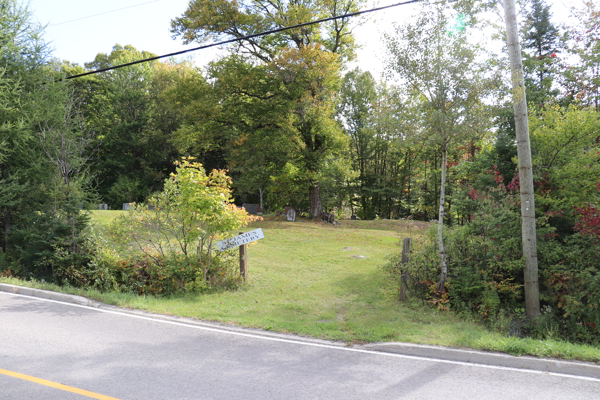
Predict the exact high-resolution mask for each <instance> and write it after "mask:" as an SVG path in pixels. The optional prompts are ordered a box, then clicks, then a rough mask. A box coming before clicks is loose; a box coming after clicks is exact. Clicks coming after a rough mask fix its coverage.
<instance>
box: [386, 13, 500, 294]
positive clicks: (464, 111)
mask: <svg viewBox="0 0 600 400" xmlns="http://www.w3.org/2000/svg"><path fill="white" fill-rule="evenodd" d="M451 14H452V12H451V11H449V10H447V9H444V7H443V6H442V5H437V6H436V7H433V6H432V5H428V6H427V7H425V8H423V10H422V11H421V13H420V14H419V15H418V16H417V17H416V18H415V19H414V21H413V22H412V23H407V24H405V25H400V26H396V30H395V31H394V32H392V33H390V34H387V35H386V46H387V52H388V60H387V72H388V73H389V74H390V76H392V77H395V78H396V79H397V80H398V81H399V82H400V85H401V87H402V88H403V89H404V92H405V96H406V98H407V99H408V98H410V99H411V101H410V103H411V104H412V105H413V106H414V107H417V109H418V112H419V113H420V115H421V121H422V122H421V123H422V125H423V126H422V132H423V133H422V137H421V141H422V143H423V144H425V143H429V144H433V145H435V146H437V148H438V151H439V154H440V155H441V157H440V171H441V174H440V188H439V211H438V234H437V242H438V247H439V255H440V280H439V282H438V285H437V288H438V290H440V291H443V290H444V283H445V281H446V278H447V276H448V263H447V260H446V254H445V251H444V216H445V201H446V198H445V195H446V176H447V167H448V163H447V158H448V151H449V149H451V147H452V146H457V145H459V144H460V143H462V142H466V141H471V140H473V139H474V138H476V137H477V136H478V135H480V134H481V133H483V131H484V130H485V127H486V125H487V124H488V123H489V118H488V116H487V113H486V112H485V111H486V107H485V106H484V104H483V103H482V98H483V97H484V96H485V95H486V94H488V93H489V92H490V91H491V90H492V88H493V82H494V79H493V77H491V76H486V73H485V65H483V64H480V63H479V62H478V61H477V56H478V53H479V49H478V47H476V46H474V45H471V44H469V43H468V42H467V34H466V32H465V31H464V30H462V31H461V30H456V29H454V30H452V31H449V30H448V28H449V26H450V24H451V23H452V21H451V20H450V18H451Z"/></svg>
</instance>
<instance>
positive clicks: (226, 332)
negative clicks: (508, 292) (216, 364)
mask: <svg viewBox="0 0 600 400" xmlns="http://www.w3.org/2000/svg"><path fill="white" fill-rule="evenodd" d="M0 294H6V295H12V296H18V297H26V298H28V299H34V300H39V301H47V302H50V303H57V304H62V305H67V306H72V307H78V308H84V309H88V310H93V311H98V312H102V313H106V314H114V315H120V316H123V317H130V318H136V319H141V320H146V321H152V322H160V323H163V324H168V325H175V326H182V327H186V328H193V329H199V330H204V331H209V332H218V333H225V334H228V335H233V336H242V337H249V338H254V339H261V340H270V341H273V342H282V343H291V344H298V345H304V346H312V347H322V348H326V349H335V350H342V351H350V352H355V353H365V354H373V355H379V356H388V357H397V358H406V359H410V360H422V361H432V362H439V363H445V364H455V365H464V366H467V367H480V368H488V369H498V370H503V371H515V372H526V373H530V374H538V375H552V376H557V377H562V378H572V379H580V380H584V381H592V382H600V379H598V378H592V377H588V376H578V375H569V374H561V373H558V372H546V371H537V370H531V369H524V368H513V367H502V366H498V365H487V364H479V363H469V362H464V361H453V360H443V359H440V358H431V357H420V356H410V355H404V354H398V353H387V352H381V351H374V350H364V349H353V348H350V347H342V346H334V345H328V344H322V343H310V342H303V341H301V340H293V339H282V338H275V337H270V336H261V335H256V334H252V333H242V332H234V331H230V330H227V329H219V328H211V327H208V326H198V325H193V324H186V323H184V322H175V321H166V320H163V319H159V318H151V317H146V316H142V315H134V314H129V313H126V312H120V311H113V310H106V309H103V308H96V307H89V306H84V305H80V304H73V303H65V302H62V301H57V300H51V299H44V298H39V297H34V296H27V295H23V294H17V293H8V292H0Z"/></svg>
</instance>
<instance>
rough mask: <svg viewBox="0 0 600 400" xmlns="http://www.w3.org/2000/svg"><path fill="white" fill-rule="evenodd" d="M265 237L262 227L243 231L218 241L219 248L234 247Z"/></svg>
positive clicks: (221, 249) (223, 249)
mask: <svg viewBox="0 0 600 400" xmlns="http://www.w3.org/2000/svg"><path fill="white" fill-rule="evenodd" d="M264 237H265V235H264V233H263V231H262V229H260V228H258V229H255V230H253V231H250V232H246V233H242V234H240V235H238V236H234V237H232V238H229V239H225V240H221V241H220V242H217V250H219V251H225V250H229V249H232V248H234V247H240V246H243V245H245V244H247V243H250V242H254V241H255V240H260V239H263V238H264Z"/></svg>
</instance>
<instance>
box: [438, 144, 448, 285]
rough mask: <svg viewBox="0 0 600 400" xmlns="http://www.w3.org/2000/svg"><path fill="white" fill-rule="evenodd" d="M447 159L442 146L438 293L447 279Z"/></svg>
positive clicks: (446, 146)
mask: <svg viewBox="0 0 600 400" xmlns="http://www.w3.org/2000/svg"><path fill="white" fill-rule="evenodd" d="M447 157H448V145H447V144H446V143H444V144H443V148H442V166H441V175H442V177H441V179H440V211H439V214H438V229H437V236H438V248H439V249H440V269H441V271H442V272H441V273H440V281H439V282H438V284H437V290H438V291H440V292H443V291H444V283H445V282H446V278H447V277H448V261H447V260H446V253H445V252H444V200H445V197H446V196H445V195H446V193H445V185H446V159H447Z"/></svg>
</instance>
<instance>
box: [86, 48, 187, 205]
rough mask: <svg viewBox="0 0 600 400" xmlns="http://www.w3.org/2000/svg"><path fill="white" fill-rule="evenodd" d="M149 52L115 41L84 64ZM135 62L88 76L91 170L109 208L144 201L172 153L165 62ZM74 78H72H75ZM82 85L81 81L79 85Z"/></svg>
mask: <svg viewBox="0 0 600 400" xmlns="http://www.w3.org/2000/svg"><path fill="white" fill-rule="evenodd" d="M151 55H153V54H152V53H148V52H146V51H138V50H136V49H135V48H134V47H133V46H130V45H128V46H124V47H123V46H120V45H115V46H114V47H113V50H112V52H111V53H110V54H108V55H107V54H104V53H100V54H98V55H97V56H96V58H95V60H94V61H93V62H90V63H86V68H88V69H96V68H103V67H107V66H110V65H117V64H121V63H125V62H129V61H134V60H139V59H141V58H146V57H149V56H151ZM159 65H164V64H161V63H158V62H150V63H143V64H137V65H134V66H130V67H126V68H120V69H117V70H115V71H110V72H106V73H103V74H101V75H100V76H99V77H97V78H94V80H93V81H91V82H90V84H92V86H91V87H92V88H93V94H92V95H91V96H90V97H89V102H88V103H87V104H86V109H85V110H84V112H85V113H86V115H87V116H88V124H89V125H90V126H91V127H92V128H93V129H94V131H95V132H96V139H97V140H96V143H95V146H96V148H97V154H96V162H95V168H94V173H95V176H96V179H97V188H98V192H99V194H100V196H101V197H102V198H103V199H104V200H105V201H106V202H107V203H109V204H110V205H111V207H113V208H120V207H121V205H122V204H123V203H128V202H134V201H138V202H139V201H143V200H144V199H145V198H146V197H147V196H148V195H149V194H151V193H152V192H154V191H158V190H160V189H161V188H162V184H163V180H164V178H165V177H166V176H167V175H168V173H169V172H170V171H172V162H173V160H174V159H175V158H176V157H177V152H176V151H175V149H174V147H173V145H172V144H171V143H170V141H169V136H170V134H171V133H172V131H173V130H175V129H176V128H177V126H178V125H177V124H178V123H177V119H176V117H175V116H174V115H175V114H174V113H173V112H172V110H171V112H167V111H168V109H166V108H164V107H163V106H162V104H161V93H162V91H163V90H166V88H165V86H168V84H166V83H165V82H164V81H165V79H166V80H168V78H167V77H166V75H168V73H167V71H166V70H167V69H168V67H166V66H163V67H159ZM78 80H79V79H77V80H75V81H78ZM83 89H85V87H84V88H83Z"/></svg>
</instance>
